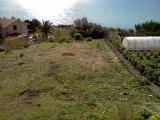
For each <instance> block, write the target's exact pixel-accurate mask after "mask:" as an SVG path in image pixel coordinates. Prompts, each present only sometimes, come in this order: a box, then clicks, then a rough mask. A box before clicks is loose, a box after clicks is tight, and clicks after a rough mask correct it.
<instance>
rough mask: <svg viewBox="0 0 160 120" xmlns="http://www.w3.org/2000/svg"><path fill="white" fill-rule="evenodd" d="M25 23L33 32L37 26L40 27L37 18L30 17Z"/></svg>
mask: <svg viewBox="0 0 160 120" xmlns="http://www.w3.org/2000/svg"><path fill="white" fill-rule="evenodd" d="M25 22H26V23H28V24H29V25H28V29H29V30H31V31H32V32H35V31H36V29H37V28H38V27H40V25H41V22H40V21H39V20H37V19H32V20H25Z"/></svg>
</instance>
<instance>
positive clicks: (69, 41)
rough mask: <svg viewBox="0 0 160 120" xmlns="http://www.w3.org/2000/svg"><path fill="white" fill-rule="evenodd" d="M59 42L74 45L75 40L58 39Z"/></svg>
mask: <svg viewBox="0 0 160 120" xmlns="http://www.w3.org/2000/svg"><path fill="white" fill-rule="evenodd" d="M58 42H59V43H64V42H65V43H73V42H74V39H73V38H72V37H68V38H61V39H58Z"/></svg>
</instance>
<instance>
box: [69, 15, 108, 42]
mask: <svg viewBox="0 0 160 120" xmlns="http://www.w3.org/2000/svg"><path fill="white" fill-rule="evenodd" d="M75 33H80V34H82V36H83V37H84V38H87V37H92V38H94V39H101V38H103V37H105V35H106V34H107V31H106V30H105V29H104V28H103V27H102V26H101V25H99V24H96V23H92V22H88V20H87V18H85V17H84V18H81V19H77V20H75V21H74V25H73V26H72V29H71V36H74V34H75Z"/></svg>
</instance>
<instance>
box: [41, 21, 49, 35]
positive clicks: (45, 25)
mask: <svg viewBox="0 0 160 120" xmlns="http://www.w3.org/2000/svg"><path fill="white" fill-rule="evenodd" d="M39 30H40V32H41V33H42V34H43V35H44V37H45V38H47V37H48V33H50V32H51V30H52V23H51V22H50V21H42V23H41V25H40V27H39Z"/></svg>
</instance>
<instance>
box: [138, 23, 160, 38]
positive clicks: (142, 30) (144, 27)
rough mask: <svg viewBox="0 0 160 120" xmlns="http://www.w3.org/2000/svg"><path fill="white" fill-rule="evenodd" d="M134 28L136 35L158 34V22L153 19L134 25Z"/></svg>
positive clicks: (159, 30) (159, 27)
mask: <svg viewBox="0 0 160 120" xmlns="http://www.w3.org/2000/svg"><path fill="white" fill-rule="evenodd" d="M135 29H136V32H137V35H145V36H148V35H152V36H159V35H160V23H159V22H155V21H153V20H151V21H149V22H145V23H142V24H137V25H135Z"/></svg>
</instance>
